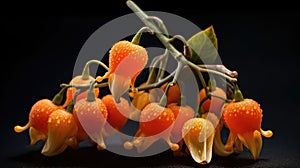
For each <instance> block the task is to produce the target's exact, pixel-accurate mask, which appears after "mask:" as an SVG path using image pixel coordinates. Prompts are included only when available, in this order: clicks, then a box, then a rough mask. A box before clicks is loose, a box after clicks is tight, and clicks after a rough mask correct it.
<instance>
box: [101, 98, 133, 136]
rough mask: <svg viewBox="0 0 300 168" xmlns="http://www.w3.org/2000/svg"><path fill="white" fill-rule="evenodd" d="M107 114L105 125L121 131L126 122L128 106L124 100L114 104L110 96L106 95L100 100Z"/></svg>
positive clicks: (121, 99)
mask: <svg viewBox="0 0 300 168" xmlns="http://www.w3.org/2000/svg"><path fill="white" fill-rule="evenodd" d="M102 101H103V103H104V104H105V106H106V108H107V112H108V117H107V123H106V124H110V125H111V126H112V127H113V128H115V129H117V130H119V131H121V129H122V127H123V126H124V125H125V123H126V122H127V120H128V116H129V104H128V101H127V100H126V99H124V98H122V97H121V98H120V103H116V102H115V100H114V97H113V96H112V95H106V96H104V97H103V98H102Z"/></svg>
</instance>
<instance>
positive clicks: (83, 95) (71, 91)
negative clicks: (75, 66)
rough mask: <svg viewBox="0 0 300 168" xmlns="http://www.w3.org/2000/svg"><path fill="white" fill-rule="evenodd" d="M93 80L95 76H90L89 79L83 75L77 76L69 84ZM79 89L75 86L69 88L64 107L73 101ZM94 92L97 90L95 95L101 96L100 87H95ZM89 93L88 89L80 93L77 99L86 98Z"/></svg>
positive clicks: (85, 82)
mask: <svg viewBox="0 0 300 168" xmlns="http://www.w3.org/2000/svg"><path fill="white" fill-rule="evenodd" d="M92 80H94V78H93V77H91V76H90V77H89V79H87V80H84V79H82V76H81V75H80V76H76V77H74V78H73V79H72V80H71V81H70V83H69V84H89V83H90V82H91V81H92ZM76 91H77V89H76V88H75V87H70V88H68V89H67V93H66V101H65V103H64V105H63V107H66V106H68V104H70V103H71V101H72V100H73V97H74V96H75V93H76ZM94 92H95V97H98V96H99V93H100V90H99V88H95V89H94ZM87 93H88V90H86V91H84V92H82V93H80V94H79V95H78V96H77V99H76V101H78V100H80V99H84V98H87Z"/></svg>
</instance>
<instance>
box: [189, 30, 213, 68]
mask: <svg viewBox="0 0 300 168" xmlns="http://www.w3.org/2000/svg"><path fill="white" fill-rule="evenodd" d="M187 42H188V44H189V46H190V47H191V49H192V52H193V53H192V56H191V57H190V58H187V59H188V60H189V61H191V62H193V63H194V64H212V63H214V62H215V60H216V59H217V56H218V41H217V37H216V34H215V31H214V28H213V26H210V27H208V28H207V29H205V30H203V31H201V32H199V33H197V34H195V35H193V36H192V37H191V38H190V39H189V40H188V41H187Z"/></svg>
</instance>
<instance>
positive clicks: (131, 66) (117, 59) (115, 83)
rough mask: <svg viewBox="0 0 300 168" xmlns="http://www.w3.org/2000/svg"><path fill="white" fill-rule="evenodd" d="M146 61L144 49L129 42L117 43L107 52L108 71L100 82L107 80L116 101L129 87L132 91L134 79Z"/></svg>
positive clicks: (146, 55) (99, 78) (146, 56)
mask: <svg viewBox="0 0 300 168" xmlns="http://www.w3.org/2000/svg"><path fill="white" fill-rule="evenodd" d="M147 61H148V54H147V51H146V49H145V48H143V47H142V46H139V45H137V44H134V43H131V42H129V41H125V40H124V41H119V42H117V43H116V44H114V45H113V47H112V48H111V50H110V51H109V70H108V72H107V73H106V74H105V75H104V76H103V77H98V78H97V81H98V82H100V81H102V80H103V79H105V78H109V88H110V91H111V93H112V95H113V96H114V98H115V99H116V100H118V99H119V98H120V97H121V96H122V95H123V94H124V93H125V92H127V91H128V89H129V87H130V85H131V86H132V89H133V90H134V83H135V80H136V77H137V76H138V75H139V74H140V72H141V71H142V70H143V69H144V67H145V66H146V64H147Z"/></svg>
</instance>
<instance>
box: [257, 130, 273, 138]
mask: <svg viewBox="0 0 300 168" xmlns="http://www.w3.org/2000/svg"><path fill="white" fill-rule="evenodd" d="M260 133H261V134H262V135H263V136H264V137H266V138H271V137H272V136H273V132H272V131H271V130H267V131H264V130H263V129H260Z"/></svg>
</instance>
